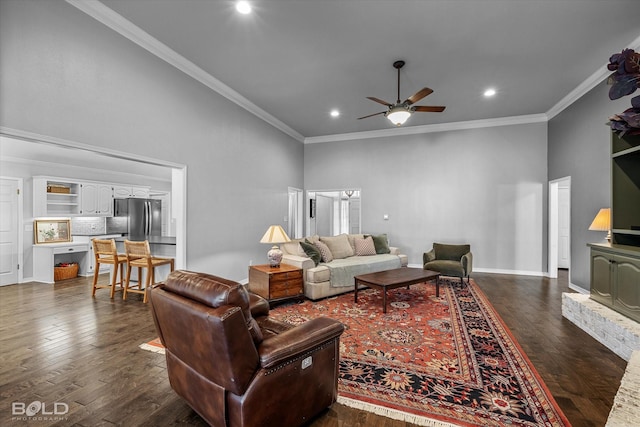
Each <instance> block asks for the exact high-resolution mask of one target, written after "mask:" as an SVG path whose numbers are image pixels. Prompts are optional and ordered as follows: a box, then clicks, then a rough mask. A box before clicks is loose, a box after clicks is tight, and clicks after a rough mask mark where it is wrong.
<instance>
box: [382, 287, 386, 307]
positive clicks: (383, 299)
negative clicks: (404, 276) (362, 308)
mask: <svg viewBox="0 0 640 427" xmlns="http://www.w3.org/2000/svg"><path fill="white" fill-rule="evenodd" d="M382 312H383V313H386V312H387V290H386V289H382Z"/></svg>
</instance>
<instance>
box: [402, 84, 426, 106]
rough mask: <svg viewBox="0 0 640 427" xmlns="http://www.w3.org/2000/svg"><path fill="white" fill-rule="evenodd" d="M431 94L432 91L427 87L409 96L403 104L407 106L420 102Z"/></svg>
mask: <svg viewBox="0 0 640 427" xmlns="http://www.w3.org/2000/svg"><path fill="white" fill-rule="evenodd" d="M431 93H433V90H431V89H429V88H428V87H423V88H422V89H420V90H419V91H417V92H416V93H414V94H413V95H411V96H410V97H409V98H407V100H406V101H405V102H406V103H407V104H409V105H411V104H414V103H416V102H418V101H420V100H421V99H422V98H424V97H425V96H427V95H430V94H431Z"/></svg>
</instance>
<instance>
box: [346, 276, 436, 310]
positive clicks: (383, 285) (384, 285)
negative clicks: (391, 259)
mask: <svg viewBox="0 0 640 427" xmlns="http://www.w3.org/2000/svg"><path fill="white" fill-rule="evenodd" d="M353 279H354V282H355V284H354V286H355V293H354V301H355V302H358V286H359V285H364V286H368V287H370V288H376V289H380V290H381V291H382V312H383V313H386V312H387V289H395V288H402V287H404V286H406V287H407V289H409V286H410V285H415V284H416V283H424V282H427V281H429V280H433V279H436V297H438V296H440V280H439V279H440V273H438V272H436V271H430V270H424V269H422V268H411V267H401V268H396V269H393V270H385V271H378V272H376V273H368V274H361V275H359V276H355V277H354V278H353Z"/></svg>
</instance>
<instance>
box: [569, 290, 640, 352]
mask: <svg viewBox="0 0 640 427" xmlns="http://www.w3.org/2000/svg"><path fill="white" fill-rule="evenodd" d="M562 316H563V317H565V318H567V319H568V320H569V321H571V322H572V323H574V324H575V325H576V326H578V327H579V328H580V329H582V330H583V331H585V332H586V333H588V334H589V335H591V336H592V337H593V338H595V339H596V340H597V341H598V342H599V343H601V344H603V345H604V346H606V347H607V348H608V349H609V350H611V351H613V352H614V353H615V354H617V355H618V356H620V357H621V358H623V359H624V360H626V361H627V362H628V361H629V359H631V354H632V353H633V352H634V351H635V350H640V323H638V322H635V321H633V320H631V319H629V318H628V317H626V316H623V315H622V314H620V313H618V312H616V311H613V310H611V309H610V308H608V307H605V306H604V305H602V304H600V303H599V302H596V301H594V300H592V299H591V298H589V295H585V294H578V293H563V294H562Z"/></svg>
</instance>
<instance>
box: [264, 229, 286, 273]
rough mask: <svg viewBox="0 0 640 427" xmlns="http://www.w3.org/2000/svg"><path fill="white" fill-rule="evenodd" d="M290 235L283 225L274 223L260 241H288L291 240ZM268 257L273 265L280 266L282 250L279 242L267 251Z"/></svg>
mask: <svg viewBox="0 0 640 427" xmlns="http://www.w3.org/2000/svg"><path fill="white" fill-rule="evenodd" d="M290 241H291V239H289V236H287V233H285V232H284V230H283V229H282V227H281V226H279V225H272V226H270V227H269V229H268V230H267V232H266V233H264V236H262V239H260V243H286V242H290ZM267 258H268V259H269V265H270V266H271V267H280V261H282V251H281V250H280V248H279V247H278V245H277V244H274V245H273V246H272V247H271V249H269V252H267Z"/></svg>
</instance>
